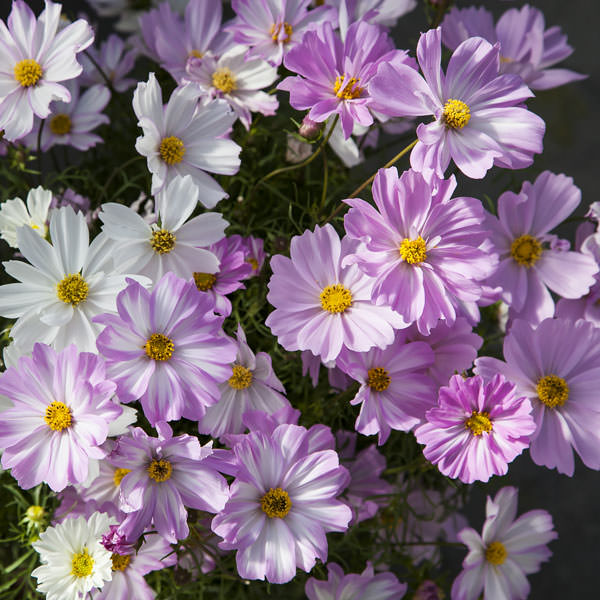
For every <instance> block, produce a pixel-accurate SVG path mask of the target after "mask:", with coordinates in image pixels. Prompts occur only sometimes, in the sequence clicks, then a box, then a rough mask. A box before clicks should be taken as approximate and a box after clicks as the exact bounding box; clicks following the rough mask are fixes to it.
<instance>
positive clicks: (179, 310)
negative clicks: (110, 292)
mask: <svg viewBox="0 0 600 600" xmlns="http://www.w3.org/2000/svg"><path fill="white" fill-rule="evenodd" d="M127 281H128V286H127V287H126V288H125V289H124V290H123V291H122V292H121V293H120V294H119V295H118V296H117V310H118V313H119V314H118V315H109V314H104V315H100V316H98V317H97V318H96V321H97V322H98V323H101V324H102V325H105V326H106V327H105V329H104V331H102V333H101V334H100V335H99V336H98V340H97V345H98V350H99V351H100V353H101V354H103V355H104V356H105V357H106V362H107V370H108V372H109V373H110V374H111V378H112V379H113V380H114V381H115V382H116V384H117V393H118V395H119V398H120V399H121V401H123V402H132V401H133V400H137V399H140V401H141V404H142V408H143V409H144V414H145V415H146V418H147V419H148V420H149V421H150V423H151V424H152V425H154V424H155V423H157V422H158V421H176V420H178V419H180V418H181V417H184V418H186V419H192V420H198V419H200V418H201V417H202V416H203V415H204V413H205V410H206V408H207V407H208V406H210V405H211V404H216V403H217V401H218V400H219V398H220V395H221V394H220V391H219V388H218V384H219V383H221V382H223V381H225V380H226V379H227V378H228V377H230V375H231V367H230V366H229V365H230V363H232V362H233V361H234V359H235V353H236V347H235V344H234V343H233V340H231V339H230V338H228V337H227V336H225V335H224V334H223V332H222V329H221V326H222V323H223V319H222V318H221V317H218V316H217V315H215V314H214V312H213V309H214V304H213V302H212V300H211V298H210V297H209V296H208V295H207V294H204V295H201V294H198V292H197V291H196V289H195V286H194V284H193V283H191V282H186V281H184V280H183V279H179V278H178V277H176V276H175V275H173V274H172V273H167V274H166V275H164V276H163V277H162V278H161V279H160V281H158V282H157V283H156V285H155V286H154V289H153V290H152V292H149V291H148V290H146V289H144V288H143V287H142V286H141V285H140V284H139V283H137V282H135V281H133V280H132V279H128V280H127Z"/></svg>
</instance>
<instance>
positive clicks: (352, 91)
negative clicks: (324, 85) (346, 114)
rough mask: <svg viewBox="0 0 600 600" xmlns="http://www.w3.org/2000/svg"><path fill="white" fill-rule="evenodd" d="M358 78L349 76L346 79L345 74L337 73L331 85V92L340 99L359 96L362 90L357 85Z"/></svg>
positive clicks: (350, 98)
mask: <svg viewBox="0 0 600 600" xmlns="http://www.w3.org/2000/svg"><path fill="white" fill-rule="evenodd" d="M359 81H360V78H358V79H357V78H356V77H350V79H348V81H346V76H345V75H338V77H336V78H335V83H334V85H333V93H334V94H335V95H336V96H337V97H338V98H341V99H342V100H354V98H360V95H361V94H362V92H363V88H361V87H360V86H359V85H358V82H359Z"/></svg>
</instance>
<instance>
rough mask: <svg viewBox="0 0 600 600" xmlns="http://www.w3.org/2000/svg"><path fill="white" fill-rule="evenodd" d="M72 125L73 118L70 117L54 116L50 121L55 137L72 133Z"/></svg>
mask: <svg viewBox="0 0 600 600" xmlns="http://www.w3.org/2000/svg"><path fill="white" fill-rule="evenodd" d="M71 125H72V123H71V117H69V115H65V114H61V115H54V116H53V117H52V118H51V119H50V131H51V132H52V133H53V134H54V135H67V133H69V131H71Z"/></svg>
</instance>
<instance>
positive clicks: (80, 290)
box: [56, 273, 89, 306]
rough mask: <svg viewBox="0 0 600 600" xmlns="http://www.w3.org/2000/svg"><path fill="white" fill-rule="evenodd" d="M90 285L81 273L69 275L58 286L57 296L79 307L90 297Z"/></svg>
mask: <svg viewBox="0 0 600 600" xmlns="http://www.w3.org/2000/svg"><path fill="white" fill-rule="evenodd" d="M88 292H89V288H88V284H87V283H86V282H85V279H84V278H83V277H82V276H81V275H80V274H79V273H69V275H67V276H66V277H65V278H64V279H63V280H62V281H60V282H59V283H58V285H57V286H56V295H57V296H58V299H59V300H62V301H63V302H64V303H65V304H70V305H71V306H77V305H78V304H79V303H80V302H84V301H85V300H86V299H87V297H88Z"/></svg>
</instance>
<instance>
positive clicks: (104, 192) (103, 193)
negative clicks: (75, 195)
mask: <svg viewBox="0 0 600 600" xmlns="http://www.w3.org/2000/svg"><path fill="white" fill-rule="evenodd" d="M143 158H144V157H143V156H134V157H133V158H130V159H129V160H128V161H126V162H124V163H123V164H122V165H121V166H120V167H117V168H116V169H114V170H113V172H112V173H111V174H110V176H109V177H108V179H107V180H106V183H105V184H104V185H103V186H102V190H101V191H100V198H99V200H102V199H103V198H105V197H107V194H108V186H109V185H110V184H111V183H112V180H113V179H114V178H115V176H116V175H117V173H120V172H121V171H124V170H125V167H128V166H129V165H130V164H132V163H134V162H135V161H137V160H141V159H143Z"/></svg>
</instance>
